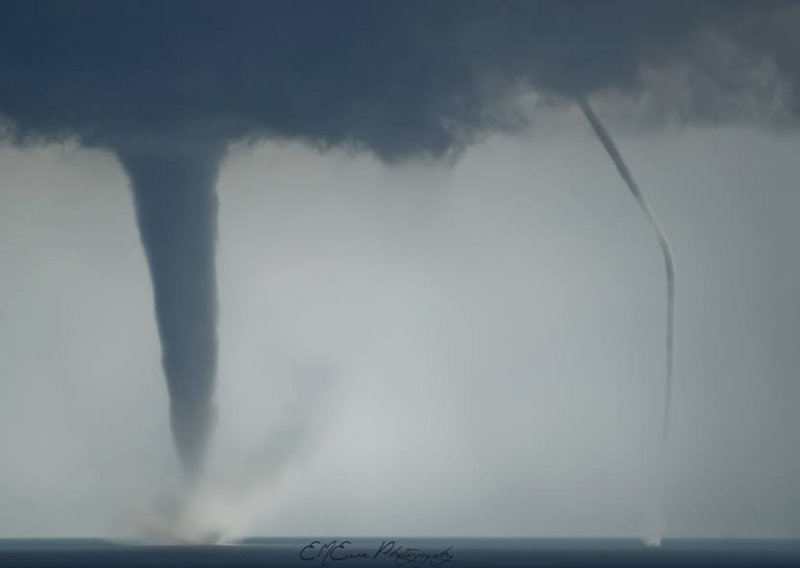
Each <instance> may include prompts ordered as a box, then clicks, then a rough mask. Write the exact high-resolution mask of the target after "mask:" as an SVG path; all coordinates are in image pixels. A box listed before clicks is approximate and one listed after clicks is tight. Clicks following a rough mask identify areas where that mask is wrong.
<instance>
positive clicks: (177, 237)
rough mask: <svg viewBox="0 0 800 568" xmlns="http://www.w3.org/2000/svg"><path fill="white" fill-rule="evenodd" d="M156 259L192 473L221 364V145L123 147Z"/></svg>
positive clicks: (202, 450) (177, 424) (160, 309)
mask: <svg viewBox="0 0 800 568" xmlns="http://www.w3.org/2000/svg"><path fill="white" fill-rule="evenodd" d="M116 152H117V156H118V157H119V159H120V161H121V162H122V165H123V166H124V168H125V171H126V172H127V173H128V176H129V177H130V180H131V188H132V190H133V196H134V201H135V205H136V215H137V220H138V224H139V231H140V234H141V239H142V244H143V245H144V249H145V253H146V255H147V262H148V264H149V266H150V275H151V277H152V281H153V292H154V295H155V308H156V319H157V322H158V331H159V335H160V337H161V350H162V363H163V367H164V374H165V375H166V379H167V387H168V390H169V398H170V417H171V422H172V433H173V436H174V438H175V445H176V447H177V451H178V456H179V458H180V461H181V464H182V466H183V468H184V472H185V473H186V474H187V476H188V477H190V478H194V477H196V476H197V475H198V474H199V473H200V471H201V470H202V466H203V462H204V459H205V454H206V447H207V445H208V438H209V436H210V434H211V430H212V426H213V421H214V420H213V417H214V411H213V401H212V398H213V392H214V382H215V375H216V367H217V338H216V312H217V292H216V277H215V268H214V248H215V240H216V234H217V196H216V193H215V191H214V186H215V184H216V180H217V171H218V166H219V162H220V158H221V156H222V149H221V148H220V147H216V146H207V147H201V148H192V149H191V150H186V149H170V148H167V149H164V148H158V149H155V148H154V149H133V150H132V149H117V150H116Z"/></svg>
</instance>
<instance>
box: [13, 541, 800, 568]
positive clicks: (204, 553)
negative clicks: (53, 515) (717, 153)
mask: <svg viewBox="0 0 800 568" xmlns="http://www.w3.org/2000/svg"><path fill="white" fill-rule="evenodd" d="M0 566H2V567H5V566H28V567H37V566H53V567H56V566H58V567H66V566H90V567H96V566H148V567H162V566H163V567H167V566H170V567H172V566H177V567H180V566H206V567H212V566H234V567H236V566H260V567H268V566H304V567H307V568H312V567H316V566H338V567H342V568H358V567H364V568H372V567H376V568H377V567H380V566H445V567H447V566H452V567H454V568H455V567H459V568H465V567H473V566H475V567H477V566H497V567H503V566H514V567H517V566H519V567H522V566H532V567H538V566H542V567H544V566H558V567H575V566H607V567H612V566H620V567H628V566H665V567H666V566H711V567H717V566H719V567H722V566H730V567H733V566H739V567H744V566H800V541H778V540H733V539H728V540H666V541H665V542H664V544H663V545H662V546H661V547H647V546H644V545H643V544H642V543H641V542H640V541H637V540H621V539H619V540H618V539H497V538H494V539H480V538H397V539H388V538H387V539H382V538H332V537H325V538H314V537H309V538H263V539H247V540H245V541H242V542H241V543H239V544H234V545H219V546H151V545H147V546H145V545H136V544H118V543H113V542H109V541H103V540H91V539H43V540H37V539H26V540H0Z"/></svg>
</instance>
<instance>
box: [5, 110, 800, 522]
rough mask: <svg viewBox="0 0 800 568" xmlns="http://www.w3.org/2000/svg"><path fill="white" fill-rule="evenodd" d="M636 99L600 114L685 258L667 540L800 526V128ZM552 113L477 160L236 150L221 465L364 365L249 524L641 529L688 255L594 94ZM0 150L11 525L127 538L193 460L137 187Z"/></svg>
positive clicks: (231, 165)
mask: <svg viewBox="0 0 800 568" xmlns="http://www.w3.org/2000/svg"><path fill="white" fill-rule="evenodd" d="M612 106H613V105H612ZM618 108H619V107H614V108H611V106H609V105H605V106H602V105H601V106H600V107H598V114H601V115H602V116H608V117H613V118H611V119H609V120H608V121H607V122H608V127H609V128H610V129H611V130H612V134H614V135H615V137H616V141H617V143H618V144H619V146H620V149H621V151H622V153H623V155H624V156H625V158H626V159H627V161H628V164H629V166H630V168H631V169H632V171H633V173H634V175H635V176H636V177H637V179H638V181H639V183H640V184H641V187H642V190H643V192H644V193H645V194H646V195H647V197H648V199H649V200H650V202H651V204H652V206H653V209H654V210H655V211H656V212H657V215H658V216H659V219H660V220H661V223H662V224H663V226H664V229H665V231H666V232H667V234H668V235H669V236H670V239H671V242H672V245H673V248H674V252H675V257H676V265H677V313H676V325H677V329H676V368H675V399H674V405H673V411H674V422H673V424H674V427H675V429H674V432H673V436H672V438H671V442H670V448H669V456H668V470H667V475H666V487H667V489H666V500H665V514H666V519H667V535H673V536H677V535H691V536H701V535H702V536H722V535H733V536H793V537H796V536H798V527H799V526H800V499H798V497H797V495H798V491H797V479H798V473H800V455H798V453H797V451H796V446H795V433H796V432H797V431H798V427H799V426H800V424H798V420H800V419H798V418H797V417H796V412H795V406H796V401H797V400H798V397H800V383H798V382H797V378H796V369H797V367H798V355H797V349H796V344H797V339H798V337H799V334H798V332H800V329H798V326H800V323H798V321H800V320H798V318H797V310H796V309H795V308H794V306H795V304H796V302H795V296H796V290H797V287H798V284H800V271H798V269H799V268H800V266H798V259H797V257H796V252H795V251H794V248H795V247H794V246H793V243H795V242H796V240H797V238H798V234H797V231H798V229H797V228H796V222H795V212H796V211H797V210H798V205H799V204H798V200H800V196H798V194H797V193H796V191H795V180H796V179H797V174H798V165H797V162H796V156H797V155H798V150H799V149H800V138H798V137H797V136H796V135H795V134H793V133H787V132H784V133H775V132H770V131H767V130H765V129H763V128H757V127H752V126H741V125H740V126H729V127H720V128H707V127H704V128H696V127H680V128H679V127H675V126H673V127H668V128H666V129H663V128H662V129H659V130H657V131H654V130H642V129H633V128H632V126H631V124H630V122H627V121H623V120H620V119H619V114H617V113H616V110H615V109H618ZM535 117H538V118H537V119H536V120H534V125H533V127H531V128H530V129H529V130H527V131H525V132H523V133H521V134H519V135H516V136H514V137H505V136H493V137H489V138H487V139H486V140H484V141H483V142H482V143H480V144H478V145H476V146H474V147H472V148H471V149H469V150H468V151H467V152H466V154H465V155H464V156H463V159H462V160H461V161H459V162H458V163H456V164H455V165H454V166H453V167H452V168H449V167H446V166H443V165H435V164H430V163H410V164H406V165H402V166H396V167H391V166H386V165H382V164H380V163H379V162H377V161H375V160H374V159H373V158H371V157H369V156H366V155H361V154H349V153H344V152H339V151H333V152H331V153H327V154H324V155H320V154H318V153H316V152H315V151H313V150H311V149H308V148H306V147H303V146H300V145H286V146H277V145H270V144H267V145H262V146H256V147H251V148H241V147H238V148H235V149H234V150H233V151H232V152H231V154H230V155H229V157H228V159H227V161H226V162H225V163H224V165H223V168H222V171H221V174H220V181H219V187H218V193H219V196H220V218H219V243H218V254H219V257H218V261H217V262H218V277H219V292H220V310H221V311H220V327H219V338H220V368H219V382H218V387H217V394H218V396H217V398H218V405H219V412H220V416H219V424H218V427H219V429H218V432H217V434H216V437H215V439H214V443H213V448H212V454H211V456H210V466H209V467H210V468H211V476H212V478H213V479H214V480H215V482H216V483H217V484H218V486H219V487H222V489H221V490H220V491H223V495H224V491H228V490H230V487H229V485H230V484H231V481H230V480H232V479H233V480H235V479H238V478H239V477H238V476H240V474H241V471H242V468H243V467H244V466H243V465H242V464H243V463H244V462H246V461H247V460H248V459H249V458H250V457H251V456H252V454H253V452H255V451H256V449H257V448H260V447H262V444H263V442H264V440H265V439H268V438H270V433H271V432H274V431H276V430H280V428H281V424H280V421H281V418H280V417H281V416H282V415H281V411H282V409H284V408H285V407H287V405H290V404H292V402H291V401H292V400H293V395H292V386H291V385H292V381H293V377H296V374H297V372H298V371H297V369H301V370H302V369H303V368H305V367H307V366H310V365H311V366H313V365H317V366H322V367H324V368H326V369H330V370H331V372H332V373H334V372H335V374H336V376H337V380H336V381H335V384H334V385H333V387H332V388H331V390H330V392H329V394H326V395H325V399H324V404H323V407H324V412H322V413H321V415H320V416H319V419H318V420H317V421H316V422H315V423H313V424H312V426H310V427H309V432H307V434H308V436H307V437H306V438H305V439H306V440H307V443H306V444H303V445H302V446H301V448H300V450H299V451H298V452H297V453H296V455H293V456H292V459H291V460H290V462H289V463H288V465H287V467H286V468H285V469H283V470H281V471H278V472H275V475H274V476H273V477H272V480H274V481H270V484H271V485H268V486H266V488H265V489H264V495H265V496H264V497H263V499H262V500H261V501H259V507H258V508H257V510H256V511H255V512H250V511H248V513H252V514H249V515H247V516H248V517H251V518H248V519H246V520H248V521H249V520H253V523H252V524H250V525H246V528H245V530H246V531H248V532H250V533H252V534H265V535H286V534H320V533H321V534H345V535H362V534H365V535H366V534H381V535H385V534H391V535H393V536H402V535H407V534H417V535H419V534H439V535H455V534H458V535H499V534H513V535H526V536H548V535H563V536H586V535H630V534H638V533H639V531H640V515H641V507H642V503H643V501H644V493H645V492H646V489H647V485H646V479H647V476H648V475H649V471H650V469H649V468H650V467H651V464H652V460H653V459H654V456H655V451H656V447H657V443H658V440H659V436H660V430H659V429H660V411H661V404H662V400H661V395H662V393H663V370H664V365H663V346H662V339H663V325H664V321H663V318H664V313H663V286H664V282H663V275H662V268H663V267H662V264H661V263H662V260H661V257H660V255H659V251H658V244H657V242H656V240H655V237H654V236H653V234H652V231H651V230H650V228H649V227H648V226H647V224H646V221H645V220H644V219H643V217H642V215H641V213H640V211H639V210H638V209H637V206H636V204H635V202H634V201H633V200H632V199H631V197H630V195H629V194H628V193H627V190H626V189H625V187H624V185H623V184H622V182H621V181H620V180H619V179H618V176H617V174H616V172H615V171H614V168H613V166H612V164H611V163H610V162H609V160H608V158H607V156H606V155H605V154H604V152H603V149H602V147H601V146H600V145H599V143H598V142H597V141H596V140H595V139H594V138H593V137H592V135H591V132H590V130H589V128H588V125H586V124H585V122H584V121H583V118H582V117H581V115H580V113H579V112H578V110H577V108H570V109H563V108H562V109H561V110H554V109H549V110H548V109H545V110H541V111H540V112H539V113H538V114H537V115H535ZM0 164H2V165H0V167H1V168H2V171H3V176H2V178H1V179H0V188H1V189H0V256H2V259H3V264H4V270H3V278H2V280H0V298H2V304H0V346H1V347H0V351H1V352H2V356H1V357H0V375H1V376H2V381H0V389H1V390H0V453H1V454H2V460H0V480H2V483H0V534H2V535H3V536H17V535H67V536H70V535H113V536H119V535H124V534H130V532H131V531H132V530H133V529H132V528H131V527H132V524H133V523H132V521H131V518H132V516H133V513H131V512H130V511H131V510H134V509H136V508H138V507H140V506H142V505H143V504H148V503H150V502H152V501H153V499H154V498H155V496H157V495H159V494H161V493H162V492H164V491H167V489H168V488H169V487H170V484H172V483H174V482H175V479H174V476H175V475H176V474H175V467H176V458H175V457H174V451H173V449H172V446H171V441H170V439H169V437H168V436H167V435H166V433H167V432H168V431H169V424H168V413H167V398H166V392H165V390H164V386H163V379H162V378H161V376H162V375H161V369H160V365H159V357H160V352H159V346H158V341H157V335H156V333H155V324H154V321H153V316H152V300H151V297H150V294H151V292H150V285H149V281H148V278H147V269H146V263H145V260H144V257H143V254H142V252H141V246H140V244H139V241H138V236H137V234H136V226H135V223H134V220H133V207H132V203H131V198H130V195H129V193H128V191H127V181H126V179H125V177H124V175H123V172H122V169H121V168H120V167H119V165H118V163H117V162H116V161H115V159H114V158H113V157H112V156H111V155H110V154H107V153H104V152H100V151H86V150H80V149H77V148H75V147H66V148H63V147H62V148H59V147H44V148H37V149H29V150H25V151H21V150H16V149H11V148H4V149H3V150H2V154H0ZM301 389H302V387H301ZM300 394H301V396H303V397H309V398H312V397H311V393H310V392H304V391H302V390H301V393H300ZM220 499H221V501H222V504H220V503H214V504H212V505H209V506H210V507H212V506H213V507H221V508H222V509H224V508H225V502H224V501H225V499H224V497H223V498H220ZM220 514H222V515H224V514H228V515H230V516H231V518H234V520H242V519H241V517H242V516H243V515H244V513H240V512H239V511H233V512H230V511H220Z"/></svg>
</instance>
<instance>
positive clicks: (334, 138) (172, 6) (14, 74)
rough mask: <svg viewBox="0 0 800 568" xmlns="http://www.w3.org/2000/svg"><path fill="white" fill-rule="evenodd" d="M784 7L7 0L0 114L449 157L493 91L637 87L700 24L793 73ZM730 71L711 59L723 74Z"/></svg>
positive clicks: (91, 130)
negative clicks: (644, 70)
mask: <svg viewBox="0 0 800 568" xmlns="http://www.w3.org/2000/svg"><path fill="white" fill-rule="evenodd" d="M791 8H792V7H791V5H790V4H787V3H777V2H765V1H759V2H732V1H729V2H707V1H706V2H702V1H700V2H698V1H692V2H683V1H677V2H676V1H672V2H638V1H624V2H622V1H615V2H611V1H608V2H592V1H588V2H566V1H550V2H522V1H520V2H509V1H502V0H500V1H486V2H475V1H458V2H449V1H444V2H421V1H405V2H391V3H390V2H372V1H363V0H362V1H344V2H311V1H303V0H301V1H297V2H242V1H239V2H237V1H231V2H207V1H194V2H180V1H178V2H150V1H142V2H99V1H86V0H83V1H80V0H75V1H70V2H52V1H50V2H47V1H45V2H33V3H31V2H24V1H5V2H0V10H2V18H0V76H2V81H3V88H2V90H0V112H1V113H4V114H5V115H6V116H7V117H8V118H9V119H11V121H12V123H13V125H14V127H15V131H16V134H17V135H18V136H20V137H27V138H29V139H36V138H37V137H38V138H45V139H52V138H54V137H57V136H60V135H77V136H78V137H80V139H81V140H82V141H83V142H85V143H87V144H93V145H95V144H96V145H101V146H111V147H120V146H122V145H137V144H144V145H152V144H153V143H155V141H156V140H157V141H158V143H160V144H170V143H187V142H192V141H198V140H200V139H205V140H208V139H213V140H235V139H239V138H242V137H256V138H258V137H264V138H272V137H274V138H299V139H303V140H306V141H308V142H311V143H314V144H318V145H321V146H326V145H335V144H349V145H353V146H356V147H364V148H368V149H371V150H373V151H374V152H376V153H377V154H378V155H380V156H383V157H385V158H393V157H402V156H406V155H413V154H417V153H433V154H442V153H444V152H446V151H447V150H448V149H450V148H453V147H458V146H459V145H460V144H462V143H464V142H465V141H467V140H469V139H470V138H471V137H472V136H474V135H476V134H477V133H479V132H480V131H481V130H482V129H484V128H487V127H491V126H493V119H492V117H491V113H489V112H487V109H488V108H490V107H491V103H492V102H493V101H495V100H497V99H500V98H502V97H504V96H507V95H509V94H513V92H515V91H516V90H518V89H522V88H526V87H534V88H536V89H538V90H540V91H543V92H547V93H552V94H555V95H562V96H568V97H574V96H586V95H589V94H591V93H592V92H595V91H598V90H600V89H603V88H609V87H616V88H621V89H624V90H635V89H637V88H638V87H640V86H641V81H640V74H639V72H640V69H641V66H642V65H643V64H644V63H646V62H652V63H654V64H656V65H658V64H659V63H664V62H666V61H672V60H674V59H675V58H676V57H677V58H678V59H680V58H681V57H689V56H691V50H688V51H687V50H686V45H687V44H686V42H687V41H688V40H689V39H690V38H691V36H692V34H693V33H695V32H696V31H697V30H700V29H705V28H710V29H716V30H718V31H719V32H720V33H721V34H722V35H723V36H724V37H733V39H734V41H735V42H736V44H737V45H740V46H742V48H743V49H745V50H747V51H748V53H749V52H752V53H754V54H755V53H761V54H763V53H767V54H768V55H769V56H771V57H773V58H774V59H775V60H776V61H777V63H778V64H779V65H780V69H781V70H782V71H783V72H784V73H785V74H786V75H787V76H788V77H790V78H793V75H792V73H793V66H794V65H795V62H794V61H795V60H794V58H793V57H789V56H788V55H787V54H788V53H791V47H792V45H794V44H795V43H796V41H793V35H792V34H791V33H790V32H788V31H786V30H784V33H782V34H780V33H776V34H773V32H775V31H776V29H777V28H776V26H778V24H777V23H776V22H780V21H782V20H781V19H780V18H776V17H775V14H778V13H782V12H786V11H791ZM784 20H785V19H784ZM778 27H779V26H778ZM773 36H774V38H775V39H772V37H773ZM773 51H774V53H773ZM727 63H728V62H726V61H720V62H718V64H719V66H720V67H724V66H725V65H727ZM726 72H727V71H726V70H724V69H719V70H717V72H716V76H717V77H718V78H719V80H720V81H723V82H724V81H726V80H727V79H726ZM723 86H724V87H726V88H730V89H735V88H740V87H741V86H740V85H736V84H726V85H723ZM698 110H699V111H701V112H702V111H703V108H702V107H698Z"/></svg>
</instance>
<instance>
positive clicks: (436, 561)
mask: <svg viewBox="0 0 800 568" xmlns="http://www.w3.org/2000/svg"><path fill="white" fill-rule="evenodd" d="M352 544H353V543H352V541H350V540H331V541H328V542H322V541H319V540H314V541H311V542H310V543H308V544H307V545H305V546H304V547H303V548H301V549H300V560H306V561H314V560H316V561H317V562H319V563H320V565H321V566H328V565H329V564H330V563H331V562H338V561H341V560H355V559H361V560H377V559H379V558H390V559H391V558H393V559H394V563H395V565H396V566H407V565H417V566H422V565H425V564H428V565H430V566H441V565H443V564H447V563H448V562H455V556H454V555H453V547H452V546H448V547H447V548H445V549H444V550H441V551H439V552H426V551H424V550H420V549H419V548H411V547H408V546H402V545H400V544H398V543H397V542H396V541H394V540H384V541H383V542H381V543H380V544H379V545H378V547H377V548H376V549H375V551H374V552H372V551H369V550H353V549H352V548H349V547H351V546H352Z"/></svg>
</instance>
